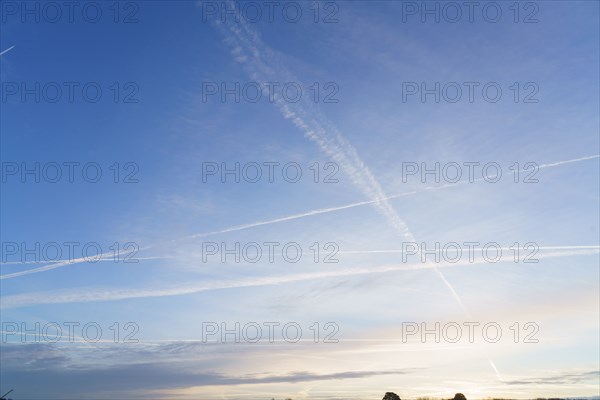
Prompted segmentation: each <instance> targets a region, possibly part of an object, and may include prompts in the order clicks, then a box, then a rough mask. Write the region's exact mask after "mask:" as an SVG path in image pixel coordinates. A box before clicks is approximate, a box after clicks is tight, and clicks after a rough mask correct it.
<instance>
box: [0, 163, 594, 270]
mask: <svg viewBox="0 0 600 400" xmlns="http://www.w3.org/2000/svg"><path fill="white" fill-rule="evenodd" d="M598 158H600V154H597V155H592V156H585V157H579V158H574V159H570V160H563V161H556V162H552V163H547V164H541V165H539V166H538V168H539V169H545V168H553V167H558V166H562V165H566V164H571V163H576V162H581V161H588V160H594V159H598ZM519 172H530V170H526V169H522V170H519ZM490 178H494V176H491V175H490V176H485V177H482V178H477V179H473V180H472V181H469V180H464V181H459V182H456V183H447V184H443V185H437V186H426V187H424V188H422V189H418V190H411V191H408V192H403V193H398V194H395V195H391V196H385V197H383V198H378V199H375V200H365V201H359V202H355V203H350V204H345V205H342V206H336V207H328V208H319V209H316V210H311V211H307V212H303V213H298V214H291V215H287V216H284V217H278V218H273V219H267V220H263V221H257V222H251V223H248V224H241V225H234V226H231V227H229V228H225V229H221V230H215V231H209V232H201V233H195V234H192V235H188V236H184V237H181V238H177V239H171V240H168V241H164V242H160V243H156V244H152V245H149V246H146V247H144V248H140V249H139V251H144V250H149V249H152V248H156V247H159V246H162V245H165V244H168V243H175V242H178V241H181V240H188V239H197V238H204V237H209V236H215V235H220V234H225V233H230V232H238V231H242V230H246V229H252V228H257V227H259V226H265V225H271V224H277V223H281V222H286V221H292V220H296V219H301V218H306V217H311V216H315V215H321V214H327V213H331V212H336V211H343V210H348V209H352V208H355V207H362V206H367V205H374V204H377V203H379V202H382V201H387V200H393V199H399V198H402V197H407V196H414V195H418V194H422V193H427V192H430V191H436V190H442V189H450V188H454V187H459V186H462V185H465V184H468V183H473V182H481V181H483V180H486V179H490ZM100 256H101V257H102V258H101V259H100V260H99V261H106V260H110V257H111V256H112V253H110V255H103V254H100ZM157 258H165V257H143V258H140V257H136V259H139V260H142V259H157ZM86 261H88V259H87V258H80V259H74V260H60V261H50V262H49V264H48V265H45V266H42V267H39V268H33V269H29V270H26V271H21V272H19V273H12V274H4V275H0V280H1V279H10V278H16V277H19V276H23V275H29V274H34V273H38V272H45V271H50V270H53V269H55V268H60V267H64V266H68V265H75V264H80V263H83V262H86ZM18 264H41V262H35V261H20V262H19V261H15V262H3V263H0V265H18ZM15 274H16V275H15Z"/></svg>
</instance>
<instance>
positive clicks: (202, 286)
mask: <svg viewBox="0 0 600 400" xmlns="http://www.w3.org/2000/svg"><path fill="white" fill-rule="evenodd" d="M581 253H582V252H580V251H572V250H571V251H562V252H561V251H557V252H548V253H544V254H539V255H537V256H536V257H537V258H538V259H544V258H554V257H568V256H571V255H574V254H576V255H582V254H581ZM598 253H600V251H599V250H595V251H592V250H588V252H587V254H598ZM485 264H489V262H488V261H486V260H485V259H484V258H483V257H478V258H476V259H474V261H473V262H469V261H468V260H466V261H463V262H456V263H449V262H448V263H440V264H438V265H437V266H435V268H448V267H457V266H472V265H485ZM532 265H537V264H532ZM422 269H434V266H433V265H432V264H430V263H429V264H423V263H415V264H406V265H398V264H389V265H381V266H375V267H368V268H350V269H344V270H339V271H324V272H313V273H303V274H292V275H287V276H270V277H263V278H250V279H240V280H230V281H214V282H211V283H205V282H202V283H195V284H193V285H186V286H176V287H170V288H165V289H156V288H151V289H137V290H106V289H101V290H92V289H86V290H84V291H83V292H75V291H71V292H62V293H55V292H37V293H35V292H34V293H28V294H19V295H11V296H5V297H3V298H2V302H1V304H0V308H1V309H4V308H17V307H25V306H32V305H38V304H58V303H80V302H96V301H116V300H129V299H140V298H152V297H169V296H182V295H187V294H194V293H200V292H206V291H212V290H222V289H239V288H248V287H262V286H277V285H283V284H290V283H296V282H303V281H311V280H320V279H329V278H339V277H348V276H359V275H371V274H383V273H389V272H401V271H414V270H422Z"/></svg>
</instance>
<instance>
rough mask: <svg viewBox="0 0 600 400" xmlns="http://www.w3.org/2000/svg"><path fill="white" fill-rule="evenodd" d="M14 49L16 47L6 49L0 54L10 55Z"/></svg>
mask: <svg viewBox="0 0 600 400" xmlns="http://www.w3.org/2000/svg"><path fill="white" fill-rule="evenodd" d="M14 48H15V46H11V47H9V48H8V49H6V50H4V51H3V52H2V53H0V56H1V55H4V54H6V53H8V52H9V51H11V50H12V49H14Z"/></svg>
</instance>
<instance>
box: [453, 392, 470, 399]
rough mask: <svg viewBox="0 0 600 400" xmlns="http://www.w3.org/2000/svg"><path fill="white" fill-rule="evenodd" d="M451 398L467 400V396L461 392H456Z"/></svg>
mask: <svg viewBox="0 0 600 400" xmlns="http://www.w3.org/2000/svg"><path fill="white" fill-rule="evenodd" d="M453 400H467V398H466V397H465V395H464V394H462V393H456V394H455V395H454V399H453Z"/></svg>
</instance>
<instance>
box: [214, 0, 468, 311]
mask: <svg viewBox="0 0 600 400" xmlns="http://www.w3.org/2000/svg"><path fill="white" fill-rule="evenodd" d="M229 4H232V3H231V2H229ZM233 9H234V10H235V12H236V13H237V12H238V11H237V10H236V9H235V7H233ZM215 25H216V26H217V27H219V28H221V29H220V30H221V31H222V32H225V35H226V42H227V44H229V45H230V46H231V47H232V54H233V55H234V57H235V59H236V61H238V62H239V63H240V64H242V65H244V67H245V69H246V70H247V72H248V73H249V75H250V76H251V78H252V79H253V80H255V81H257V82H261V83H262V87H263V91H266V83H268V82H299V80H298V79H296V78H295V77H294V76H292V75H291V74H290V73H289V72H288V71H287V70H286V69H285V67H283V66H282V63H281V62H280V61H279V60H278V59H277V58H276V56H275V53H274V52H273V50H271V49H270V48H269V47H268V46H266V45H265V44H264V43H263V42H262V40H261V39H260V38H259V36H258V34H257V33H256V32H255V31H254V30H253V29H251V28H250V27H249V26H248V24H247V23H245V22H244V21H243V20H241V19H240V20H239V22H236V23H235V24H231V23H227V22H225V23H221V22H219V21H215ZM227 31H228V32H229V33H227ZM297 84H298V85H299V86H300V87H301V88H302V85H300V84H299V83H297ZM266 94H267V95H268V93H266ZM273 98H274V104H275V105H276V107H277V108H278V109H279V110H280V112H281V113H282V114H283V116H284V117H285V118H286V119H289V120H291V121H292V123H293V124H294V125H295V126H296V127H297V128H298V129H300V130H301V131H302V132H304V136H305V137H307V138H308V139H309V140H311V141H313V142H315V143H316V144H317V145H318V147H319V148H320V149H321V151H323V152H324V153H325V154H327V155H328V156H330V157H331V158H332V159H333V160H334V161H336V162H337V163H338V165H339V166H340V169H342V170H343V171H344V172H345V173H346V175H348V176H349V177H350V179H351V180H352V182H353V183H354V184H355V185H356V187H358V188H359V189H360V190H361V191H362V192H363V194H364V195H365V196H366V197H367V198H369V199H371V200H372V201H376V200H378V201H376V202H374V205H375V206H376V207H377V209H378V210H379V212H380V213H381V214H382V215H383V216H384V217H385V218H386V220H387V222H388V223H389V224H390V225H391V226H392V227H393V228H394V229H396V230H397V231H398V232H399V233H400V235H401V236H402V237H403V238H404V239H405V240H407V241H409V242H416V240H415V237H414V236H413V234H412V232H410V230H409V229H408V226H407V225H406V223H405V222H404V221H403V220H402V219H401V218H400V216H399V215H398V214H397V213H396V211H395V210H394V209H393V208H392V206H391V205H390V203H389V201H388V200H387V197H388V196H386V194H385V192H384V191H383V188H382V187H381V185H380V184H379V182H378V181H377V180H376V179H375V177H374V176H373V174H372V173H371V171H370V170H369V168H368V167H367V166H366V165H365V164H364V162H363V161H362V160H361V159H360V157H359V156H358V153H357V152H356V150H355V149H354V147H353V146H352V145H351V144H350V143H349V142H348V141H347V140H346V138H344V136H343V135H342V134H341V133H340V132H339V131H338V130H337V129H336V128H335V127H333V126H332V124H331V123H329V121H327V120H326V119H325V117H323V116H321V114H320V113H319V112H318V110H316V109H315V107H313V105H312V104H311V103H310V102H309V101H308V100H306V96H304V97H303V98H302V97H301V98H300V101H298V102H296V103H290V102H286V101H285V100H284V99H282V98H281V96H279V95H278V94H275V96H274V97H273ZM434 271H436V273H437V275H438V276H439V277H440V279H441V280H442V282H444V284H445V285H446V286H447V287H448V289H449V290H450V292H451V293H452V296H453V297H454V299H455V300H456V302H457V303H458V304H459V306H460V307H461V308H462V309H463V311H464V312H465V313H466V314H469V313H468V311H467V309H466V307H465V306H464V304H463V302H462V299H461V298H460V296H459V295H458V293H457V292H456V290H454V288H453V287H452V285H451V284H450V282H448V280H447V279H446V278H445V277H444V276H443V274H442V273H441V272H440V271H438V270H437V268H436V267H435V265H434Z"/></svg>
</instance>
